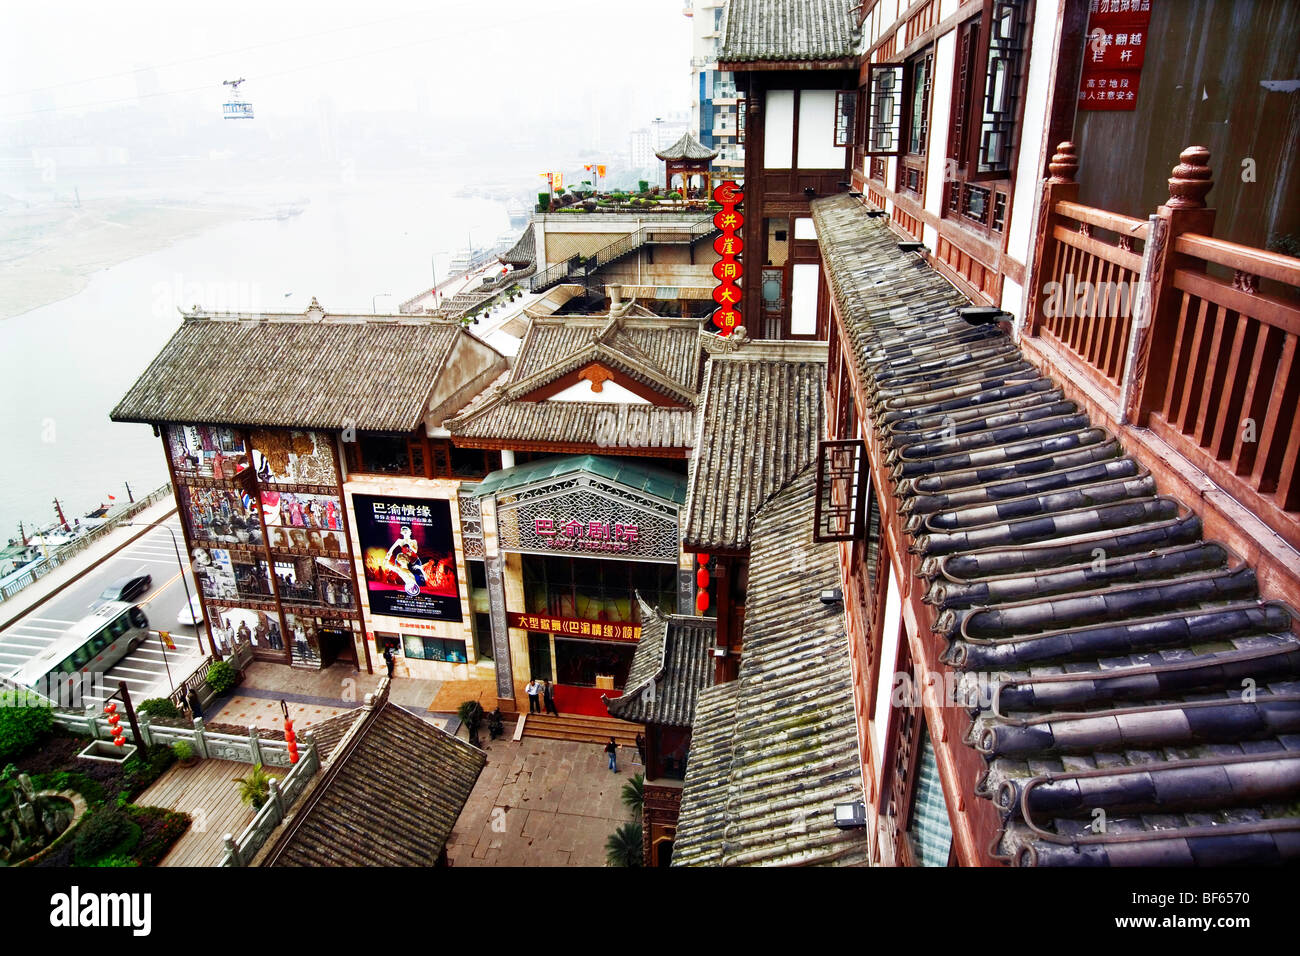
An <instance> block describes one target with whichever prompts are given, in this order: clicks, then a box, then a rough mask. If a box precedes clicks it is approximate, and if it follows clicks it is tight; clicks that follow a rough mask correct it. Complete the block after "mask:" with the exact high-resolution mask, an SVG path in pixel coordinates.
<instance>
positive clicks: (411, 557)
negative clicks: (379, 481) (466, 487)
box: [352, 495, 461, 621]
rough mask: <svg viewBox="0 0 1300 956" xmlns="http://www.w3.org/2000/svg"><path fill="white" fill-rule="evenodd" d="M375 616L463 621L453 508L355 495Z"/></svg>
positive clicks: (446, 504)
mask: <svg viewBox="0 0 1300 956" xmlns="http://www.w3.org/2000/svg"><path fill="white" fill-rule="evenodd" d="M352 504H353V507H354V508H355V512H356V516H357V537H358V538H360V540H361V552H362V555H363V564H364V567H365V574H366V591H367V593H368V595H369V597H370V613H371V614H391V615H394V616H397V617H422V618H429V619H433V620H440V621H459V620H461V607H460V593H459V590H458V588H457V584H456V552H455V545H454V543H453V539H452V528H451V504H450V502H448V501H445V500H415V499H410V498H376V497H372V496H370V495H353V496H352Z"/></svg>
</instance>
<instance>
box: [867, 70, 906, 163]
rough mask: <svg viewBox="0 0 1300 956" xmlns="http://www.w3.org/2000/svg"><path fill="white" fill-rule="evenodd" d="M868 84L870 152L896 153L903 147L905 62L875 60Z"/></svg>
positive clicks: (868, 151) (888, 154) (879, 154)
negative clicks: (869, 95)
mask: <svg viewBox="0 0 1300 956" xmlns="http://www.w3.org/2000/svg"><path fill="white" fill-rule="evenodd" d="M869 85H870V87H871V97H870V102H869V103H868V111H869V116H868V117H867V154H868V155H870V156H897V155H898V154H899V153H900V152H902V148H903V137H902V125H903V67H902V64H899V63H877V64H873V65H872V66H871V68H870V82H869Z"/></svg>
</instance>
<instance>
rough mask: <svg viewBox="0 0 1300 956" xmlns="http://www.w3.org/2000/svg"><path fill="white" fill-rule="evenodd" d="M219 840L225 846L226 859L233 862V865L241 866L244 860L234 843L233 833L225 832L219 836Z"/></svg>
mask: <svg viewBox="0 0 1300 956" xmlns="http://www.w3.org/2000/svg"><path fill="white" fill-rule="evenodd" d="M221 842H222V843H223V844H224V845H225V847H226V859H228V860H230V862H232V863H234V864H235V866H243V865H244V860H243V857H241V856H240V855H239V846H238V845H237V844H236V843H235V835H234V834H233V833H227V834H226V835H225V836H223V837H222V838H221Z"/></svg>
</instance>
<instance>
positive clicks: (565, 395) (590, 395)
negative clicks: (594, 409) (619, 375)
mask: <svg viewBox="0 0 1300 956" xmlns="http://www.w3.org/2000/svg"><path fill="white" fill-rule="evenodd" d="M547 401H551V402H612V403H617V404H622V405H649V404H650V403H649V402H648V401H646V400H645V399H644V398H642V397H641V396H640V395H638V394H636V393H635V392H631V391H628V389H626V388H624V387H623V386H622V385H620V384H618V382H610V381H606V382H602V383H601V390H600V391H599V392H597V391H593V390H592V387H591V382H589V381H587V380H586V379H583V380H582V381H580V382H577V383H575V384H573V385H570V386H569V387H568V388H566V389H565V390H564V391H562V392H556V393H555V394H554V395H552V396H551V397H550V398H549V399H547Z"/></svg>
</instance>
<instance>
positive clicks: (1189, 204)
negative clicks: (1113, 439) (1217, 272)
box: [1121, 146, 1214, 427]
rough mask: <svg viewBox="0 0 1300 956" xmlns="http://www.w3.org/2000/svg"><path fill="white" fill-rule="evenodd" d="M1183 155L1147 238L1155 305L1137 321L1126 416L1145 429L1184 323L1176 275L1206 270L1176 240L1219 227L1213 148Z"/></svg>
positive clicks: (1147, 292)
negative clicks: (1210, 201)
mask: <svg viewBox="0 0 1300 956" xmlns="http://www.w3.org/2000/svg"><path fill="white" fill-rule="evenodd" d="M1178 158H1179V160H1180V162H1179V164H1178V165H1177V166H1175V167H1174V169H1173V175H1171V176H1170V178H1169V201H1168V202H1167V203H1165V204H1164V205H1163V206H1161V207H1159V208H1158V209H1157V210H1156V217H1157V219H1158V220H1159V221H1158V222H1155V223H1152V226H1151V230H1150V234H1149V235H1148V237H1147V245H1148V246H1149V247H1151V246H1154V248H1150V249H1148V252H1149V254H1148V255H1145V256H1143V269H1142V276H1141V279H1140V282H1141V283H1142V286H1143V296H1144V300H1145V301H1146V302H1148V303H1150V305H1149V308H1148V309H1146V315H1147V316H1150V318H1149V320H1146V319H1145V318H1143V321H1142V322H1141V327H1140V328H1139V327H1138V323H1136V322H1135V323H1134V328H1133V332H1132V334H1133V335H1134V336H1137V337H1138V341H1137V345H1136V348H1135V350H1134V362H1133V372H1132V377H1131V388H1130V389H1129V391H1128V402H1127V407H1126V408H1124V409H1121V414H1122V415H1123V416H1124V417H1125V418H1126V419H1127V420H1128V421H1129V422H1131V423H1132V424H1134V425H1137V426H1139V427H1145V426H1146V424H1147V420H1148V419H1149V418H1150V415H1151V412H1153V411H1155V410H1156V408H1157V407H1158V406H1159V405H1160V403H1161V402H1162V401H1163V400H1164V397H1165V392H1166V390H1167V389H1168V386H1169V373H1170V367H1171V365H1172V364H1173V361H1174V358H1175V356H1174V343H1175V342H1176V340H1177V338H1178V325H1179V322H1180V321H1181V317H1180V316H1179V314H1178V313H1179V301H1180V299H1181V296H1179V294H1178V290H1177V289H1175V288H1174V273H1175V272H1176V271H1177V270H1179V269H1188V270H1196V271H1199V272H1204V271H1205V263H1204V262H1202V261H1201V260H1199V259H1195V258H1192V257H1189V256H1185V255H1181V254H1179V253H1176V252H1174V243H1175V242H1176V241H1177V240H1178V237H1179V236H1181V235H1183V234H1184V233H1188V232H1194V233H1198V234H1200V235H1205V236H1208V235H1210V234H1211V233H1212V232H1213V231H1214V210H1213V209H1208V208H1206V205H1205V196H1206V194H1207V193H1208V192H1209V191H1210V190H1211V189H1213V188H1214V180H1213V179H1212V178H1211V175H1212V174H1211V170H1210V164H1209V160H1210V151H1209V150H1208V149H1206V148H1205V147H1204V146H1188V147H1187V148H1186V149H1184V150H1183V151H1182V153H1180V154H1179V157H1178ZM1148 263H1149V266H1148ZM1148 268H1149V272H1148Z"/></svg>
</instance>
